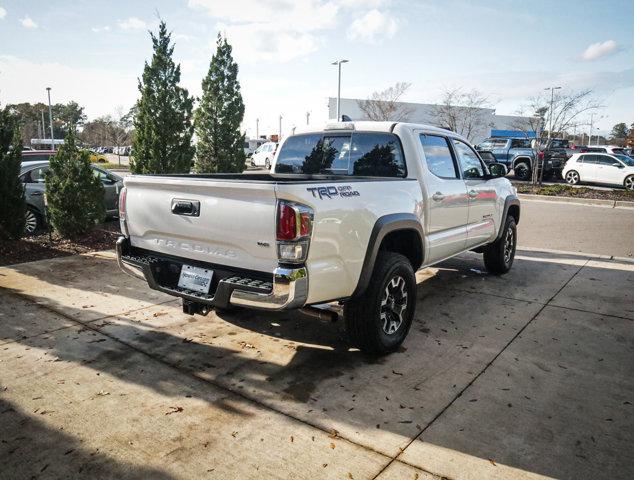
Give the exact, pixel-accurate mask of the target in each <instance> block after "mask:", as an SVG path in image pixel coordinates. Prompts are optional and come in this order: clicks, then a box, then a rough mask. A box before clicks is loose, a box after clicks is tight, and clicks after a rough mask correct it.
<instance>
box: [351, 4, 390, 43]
mask: <svg viewBox="0 0 634 480" xmlns="http://www.w3.org/2000/svg"><path fill="white" fill-rule="evenodd" d="M397 30H398V23H397V22H396V20H395V19H394V18H392V17H391V16H390V15H389V14H387V13H382V12H380V11H379V10H376V9H374V10H370V11H369V12H367V13H366V14H365V15H364V16H363V17H361V18H357V19H356V20H355V21H354V22H352V24H351V25H350V28H349V29H348V33H347V35H348V38H349V39H350V40H360V41H362V42H367V43H374V42H376V41H377V40H379V39H380V38H392V37H393V36H394V34H395V33H396V31H397Z"/></svg>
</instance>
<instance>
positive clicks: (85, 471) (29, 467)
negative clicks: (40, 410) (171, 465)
mask: <svg viewBox="0 0 634 480" xmlns="http://www.w3.org/2000/svg"><path fill="white" fill-rule="evenodd" d="M0 425H2V428H1V429H0V460H1V461H2V470H3V471H4V472H20V476H19V478H40V477H43V478H80V477H81V478H116V479H141V478H152V479H158V480H167V479H170V478H174V477H172V476H171V475H169V474H167V473H165V472H162V471H160V470H155V469H151V468H145V467H138V466H135V465H132V464H129V463H125V462H121V461H117V460H114V459H112V458H110V457H109V456H108V455H106V454H104V453H102V452H100V451H99V449H98V448H95V449H93V450H87V449H86V448H85V447H84V446H83V445H82V444H81V441H80V440H79V439H77V438H75V437H73V436H72V435H68V434H66V433H64V432H61V431H59V430H53V429H52V428H49V427H48V426H46V425H45V423H44V422H42V421H40V420H38V419H37V417H35V416H34V415H32V414H28V413H26V412H23V411H22V410H20V408H19V407H18V406H17V405H16V404H14V403H12V402H9V401H7V400H4V399H2V398H0ZM51 459H57V460H56V461H54V460H51ZM4 478H9V477H4ZM14 478H17V477H14Z"/></svg>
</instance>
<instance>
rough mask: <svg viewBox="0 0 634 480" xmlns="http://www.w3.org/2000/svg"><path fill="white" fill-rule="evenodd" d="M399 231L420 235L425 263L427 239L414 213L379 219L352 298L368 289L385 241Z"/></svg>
mask: <svg viewBox="0 0 634 480" xmlns="http://www.w3.org/2000/svg"><path fill="white" fill-rule="evenodd" d="M398 230H413V231H415V232H417V233H418V237H419V240H420V248H421V252H422V263H424V262H425V242H424V238H425V237H424V235H423V226H422V225H421V223H420V221H419V219H418V217H416V215H414V214H413V213H392V214H389V215H384V216H382V217H379V218H378V219H377V220H376V222H375V223H374V227H372V232H371V233H370V238H369V240H368V246H367V250H366V252H365V257H364V259H363V267H362V268H361V273H360V274H359V280H358V281H357V287H356V288H355V290H354V292H353V293H352V295H351V296H352V297H358V296H360V295H362V294H363V292H365V290H366V288H368V285H369V284H370V279H371V278H372V272H373V271H374V264H375V263H376V257H377V255H378V253H379V248H380V247H381V243H382V242H383V239H384V238H385V237H386V236H387V235H388V234H389V233H392V232H395V231H398ZM418 267H420V265H418V266H415V267H414V270H416V268H418Z"/></svg>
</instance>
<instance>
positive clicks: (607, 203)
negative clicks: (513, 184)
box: [517, 193, 634, 209]
mask: <svg viewBox="0 0 634 480" xmlns="http://www.w3.org/2000/svg"><path fill="white" fill-rule="evenodd" d="M517 196H518V197H519V198H520V200H534V201H540V202H557V203H575V204H578V205H594V206H602V207H609V208H632V209H634V202H629V201H626V200H603V199H599V198H575V197H557V196H554V195H553V196H549V195H535V194H531V193H519V194H518V195H517Z"/></svg>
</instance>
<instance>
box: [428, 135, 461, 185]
mask: <svg viewBox="0 0 634 480" xmlns="http://www.w3.org/2000/svg"><path fill="white" fill-rule="evenodd" d="M420 143H421V144H422V146H423V152H424V153H425V161H426V163H427V168H428V169H429V171H430V172H431V173H433V174H434V175H436V176H437V177H440V178H448V179H455V178H460V176H459V174H458V169H457V167H456V162H455V161H454V158H453V155H452V154H451V150H450V148H449V144H448V143H447V139H446V138H445V137H439V136H437V135H425V134H422V135H420Z"/></svg>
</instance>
